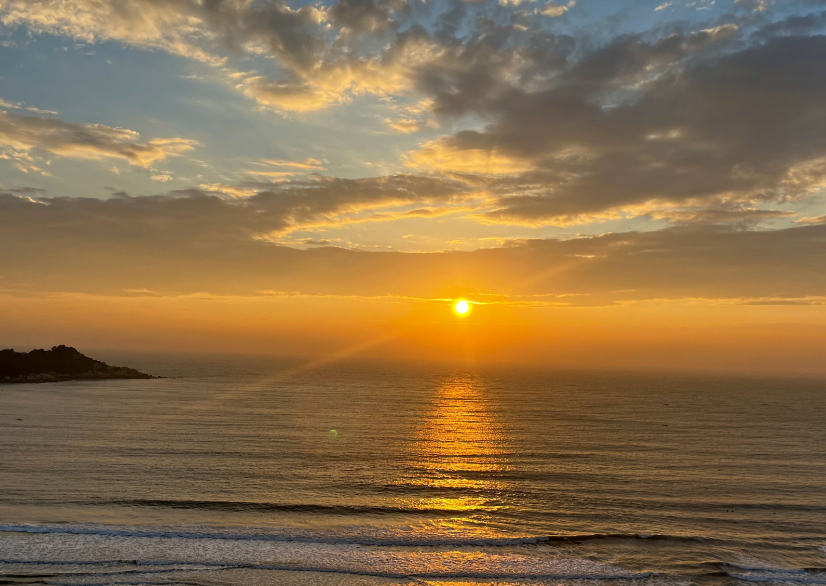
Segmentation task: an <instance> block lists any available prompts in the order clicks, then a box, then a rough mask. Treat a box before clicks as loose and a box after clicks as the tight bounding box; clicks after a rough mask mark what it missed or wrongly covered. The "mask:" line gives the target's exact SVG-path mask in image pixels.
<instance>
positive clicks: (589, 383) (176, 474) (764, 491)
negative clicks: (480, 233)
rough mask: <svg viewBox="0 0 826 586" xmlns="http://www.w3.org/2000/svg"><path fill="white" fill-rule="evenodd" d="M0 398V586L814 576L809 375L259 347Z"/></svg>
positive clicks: (820, 516) (818, 536)
mask: <svg viewBox="0 0 826 586" xmlns="http://www.w3.org/2000/svg"><path fill="white" fill-rule="evenodd" d="M95 357H100V358H103V359H106V360H107V361H109V362H111V363H116V364H121V363H122V364H125V365H127V366H131V367H137V368H140V369H142V370H145V371H147V372H151V373H153V374H160V375H164V376H167V377H169V378H166V379H158V380H136V381H95V382H66V383H48V384H28V385H8V386H0V583H21V584H22V583H26V584H181V585H183V584H196V585H234V584H239V585H240V584H273V585H275V584H279V585H280V584H284V585H294V584H295V585H298V584H318V585H379V584H387V585H391V584H404V585H412V584H434V585H435V584H445V585H447V584H451V585H457V586H458V585H470V584H473V585H478V584H491V585H512V584H559V585H581V584H610V585H617V586H625V585H629V584H640V585H648V584H651V585H652V586H653V585H654V584H673V585H678V584H685V585H688V584H692V583H694V584H703V583H715V584H722V583H734V582H768V583H784V584H785V583H788V584H826V381H824V380H823V379H818V378H812V377H782V376H766V375H762V376H757V375H751V376H744V375H733V374H715V375H711V374H697V373H694V374H691V373H682V374H681V373H674V372H665V371H662V372H608V371H596V370H543V369H538V368H524V367H521V368H516V367H496V366H485V365H462V366H438V365H437V366H434V365H426V364H383V363H374V362H370V361H350V362H336V363H326V364H324V363H320V364H310V365H307V364H302V363H301V361H297V360H290V359H278V358H266V357H219V356H212V357H204V356H186V355H178V356H172V357H162V356H160V355H154V356H153V355H137V354H132V355H126V354H119V355H112V356H102V355H100V353H97V354H96V355H95Z"/></svg>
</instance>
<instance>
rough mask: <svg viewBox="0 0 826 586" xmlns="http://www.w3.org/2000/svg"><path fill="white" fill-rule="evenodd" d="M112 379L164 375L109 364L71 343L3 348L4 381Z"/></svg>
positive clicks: (0, 367)
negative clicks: (27, 349) (47, 347)
mask: <svg viewBox="0 0 826 586" xmlns="http://www.w3.org/2000/svg"><path fill="white" fill-rule="evenodd" d="M111 378H160V377H154V376H152V375H149V374H145V373H143V372H140V371H138V370H135V369H134V368H127V367H125V366H109V365H108V364H106V363H105V362H101V361H100V360H94V359H92V358H89V357H88V356H84V355H83V354H81V353H80V352H78V351H77V350H76V349H75V348H72V347H71V346H63V345H60V346H54V347H53V348H52V349H51V350H32V351H31V352H15V351H14V350H11V349H9V350H0V383H27V382H29V383H39V382H53V381H66V380H85V379H90V380H96V379H111Z"/></svg>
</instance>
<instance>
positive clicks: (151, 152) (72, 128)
mask: <svg viewBox="0 0 826 586" xmlns="http://www.w3.org/2000/svg"><path fill="white" fill-rule="evenodd" d="M197 144H198V143H197V142H196V141H193V140H188V139H184V138H155V139H151V140H149V141H147V142H140V135H139V134H138V133H137V132H135V131H134V130H128V129H125V128H115V127H112V126H105V125H102V124H72V123H69V122H64V121H62V120H58V119H55V118H42V117H36V116H16V115H12V114H9V113H7V112H0V149H4V152H5V154H6V156H7V157H9V158H14V159H15V160H17V161H18V162H19V163H20V165H21V166H26V165H27V163H32V164H33V158H32V156H31V155H32V153H33V152H35V151H40V152H42V153H49V154H52V155H56V156H59V157H68V158H73V159H90V160H100V159H104V158H117V159H124V160H126V161H128V162H129V163H131V164H132V165H135V166H138V167H149V166H150V165H151V164H152V163H154V162H155V161H160V160H163V159H166V158H167V157H171V156H177V155H180V154H182V153H184V152H186V151H189V150H192V149H193V148H195V146H196V145H197ZM24 170H25V169H24Z"/></svg>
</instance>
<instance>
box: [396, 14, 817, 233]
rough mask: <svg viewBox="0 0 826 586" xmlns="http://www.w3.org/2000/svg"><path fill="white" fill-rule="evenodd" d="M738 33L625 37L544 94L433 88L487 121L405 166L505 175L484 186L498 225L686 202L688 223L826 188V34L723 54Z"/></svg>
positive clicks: (450, 105)
mask: <svg viewBox="0 0 826 586" xmlns="http://www.w3.org/2000/svg"><path fill="white" fill-rule="evenodd" d="M737 30H738V28H737V27H736V26H735V25H732V24H728V25H723V26H720V27H716V28H712V29H706V30H702V31H697V32H695V33H690V34H677V33H675V34H672V35H668V36H666V37H664V38H662V39H659V40H657V41H653V42H652V41H645V40H643V39H641V38H640V37H633V36H632V37H625V38H622V39H619V40H617V41H615V42H613V43H612V44H610V45H608V46H606V47H604V48H602V49H599V50H597V51H594V52H592V53H590V54H589V55H587V56H585V57H584V58H582V59H581V60H579V61H578V62H577V63H576V64H575V65H573V66H572V67H570V68H568V69H566V70H565V71H564V72H562V73H560V74H559V75H558V76H557V78H556V79H555V82H554V84H553V85H552V86H551V87H549V88H547V89H540V90H538V91H528V90H526V89H522V88H518V87H515V86H513V85H510V86H507V88H506V89H503V88H501V87H500V89H499V91H491V92H490V93H489V97H487V98H483V99H481V100H480V99H479V92H472V93H471V92H468V94H464V93H457V92H446V93H445V94H440V93H436V94H435V95H434V100H435V108H436V109H437V110H439V109H441V111H443V112H444V113H450V114H451V115H454V116H460V115H466V114H469V113H475V114H477V115H479V116H482V117H484V119H486V120H490V121H491V122H490V123H489V124H488V125H487V126H486V127H485V128H483V129H480V130H476V131H464V132H460V133H458V134H455V135H452V136H448V137H443V138H441V139H439V140H438V141H436V142H431V143H428V144H426V145H424V146H423V147H422V148H421V149H419V150H417V151H415V152H413V153H410V154H409V155H408V159H409V160H410V161H413V162H415V163H416V164H417V165H418V166H419V167H423V166H429V167H430V168H432V169H433V170H435V171H439V172H446V170H447V169H449V168H450V167H453V168H454V169H455V170H461V169H463V168H464V170H466V171H468V172H473V173H484V172H487V173H491V174H507V175H503V176H499V177H493V178H490V177H489V178H487V179H485V180H484V181H485V183H486V186H487V188H488V189H489V190H490V191H491V192H492V193H495V194H497V195H499V197H500V200H499V207H498V209H496V210H493V211H491V212H489V213H488V214H487V215H486V218H487V219H488V220H490V221H502V222H517V223H527V224H537V223H539V224H541V223H548V224H559V225H565V224H571V223H583V222H588V221H593V220H599V219H607V218H611V217H619V216H620V215H621V214H633V213H643V214H651V213H652V212H656V210H657V209H661V210H662V211H661V212H660V213H659V215H660V216H665V215H666V211H667V210H673V209H674V207H675V206H678V207H683V208H690V210H691V211H690V212H689V213H688V214H686V213H682V214H677V215H675V214H671V216H672V217H675V218H678V217H679V218H681V219H683V220H684V219H686V218H688V217H694V218H697V219H698V220H700V219H702V218H710V217H711V216H712V215H716V217H718V218H720V217H722V216H724V215H726V214H728V215H730V216H731V215H732V214H731V213H730V212H731V211H732V210H733V209H735V208H737V209H739V210H740V211H738V212H737V214H735V215H740V216H743V215H751V216H752V217H758V216H761V215H762V216H763V217H768V216H767V214H766V212H760V213H759V214H758V213H757V212H747V211H744V210H750V209H758V208H760V206H759V205H758V204H760V203H772V202H774V203H778V202H788V201H794V200H796V199H800V198H803V197H806V196H808V195H811V194H813V193H816V192H817V191H818V190H820V189H822V188H823V187H824V186H826V183H825V181H826V166H824V162H826V159H824V157H826V138H824V137H826V37H821V36H808V37H799V36H798V37H793V36H783V37H773V38H771V39H769V40H768V41H766V42H764V43H760V44H756V45H753V46H747V47H744V48H734V49H732V48H729V49H728V50H722V49H723V48H725V47H727V45H726V43H728V41H729V40H730V39H731V38H732V37H733V35H736V34H737ZM468 161H470V162H471V163H473V164H469V163H467V162H468ZM477 163H478V164H477ZM486 163H487V164H486ZM733 206H734V207H733ZM701 210H710V211H708V212H707V213H705V212H704V213H700V211H701ZM711 210H717V211H716V212H713V213H712V211H711ZM773 215H774V216H775V217H780V216H781V215H780V214H773Z"/></svg>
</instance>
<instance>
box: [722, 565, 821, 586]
mask: <svg viewBox="0 0 826 586" xmlns="http://www.w3.org/2000/svg"><path fill="white" fill-rule="evenodd" d="M718 566H719V567H720V568H721V572H720V573H719V574H721V575H725V576H728V577H730V578H734V579H736V580H742V581H744V582H788V583H800V584H826V568H822V567H806V568H779V567H773V566H769V565H765V566H764V565H756V564H744V563H733V562H720V563H719V564H718Z"/></svg>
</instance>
